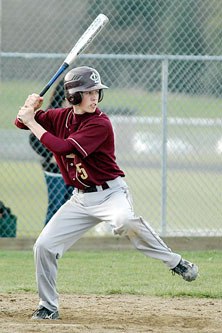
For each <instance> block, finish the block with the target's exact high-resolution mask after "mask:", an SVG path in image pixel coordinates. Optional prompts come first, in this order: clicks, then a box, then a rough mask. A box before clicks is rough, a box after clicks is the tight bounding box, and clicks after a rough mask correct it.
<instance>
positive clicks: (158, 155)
mask: <svg viewBox="0 0 222 333" xmlns="http://www.w3.org/2000/svg"><path fill="white" fill-rule="evenodd" d="M0 10H1V20H0V32H1V53H0V55H1V57H0V61H1V62H0V68H1V82H0V84H1V86H0V100H1V103H0V107H1V112H0V201H2V203H3V204H4V205H5V206H6V207H9V208H10V210H11V214H12V215H13V216H14V217H16V224H14V225H13V224H10V223H8V224H4V232H3V231H2V232H1V228H0V237H7V236H8V237H18V238H32V237H34V238H35V237H37V235H38V234H39V232H40V231H41V229H42V228H43V225H44V220H45V216H46V211H47V203H48V193H47V187H46V183H45V178H44V174H43V170H42V165H41V157H40V156H39V155H38V154H37V153H36V152H35V151H34V150H33V149H32V147H31V146H30V144H29V134H30V133H29V131H21V130H19V129H17V128H16V127H15V126H14V119H15V117H16V114H17V112H18V109H19V107H20V106H21V105H23V103H24V100H25V99H26V97H27V95H28V94H30V93H32V92H37V93H39V92H40V91H41V90H42V88H43V87H44V86H45V84H46V83H47V82H48V81H49V79H50V78H51V77H52V75H53V74H54V72H55V71H56V70H57V69H58V67H59V66H60V65H61V64H62V62H63V60H64V58H65V56H66V55H67V53H68V52H69V51H70V50H71V48H72V47H73V45H74V44H75V42H76V41H77V40H78V38H79V37H80V36H81V35H82V34H83V32H84V31H85V30H86V29H87V27H88V26H89V25H90V24H91V22H92V21H93V20H94V19H95V18H96V16H97V15H98V14H99V13H104V14H105V15H107V16H108V17H109V20H110V21H109V23H108V25H107V26H106V27H105V28H104V30H103V31H102V32H101V33H100V35H99V36H98V37H97V38H96V39H95V40H94V41H93V42H92V44H91V45H90V46H89V47H88V48H87V49H86V50H85V51H84V54H82V55H80V56H79V57H78V59H77V60H76V61H75V64H74V66H82V65H87V66H92V67H95V68H96V69H97V70H98V71H99V72H100V74H101V77H102V81H103V83H104V84H106V85H108V86H109V90H107V91H105V97H104V100H103V101H102V103H101V104H100V108H101V109H102V110H103V111H104V112H106V113H107V114H108V115H109V116H110V118H111V120H112V123H113V126H114V131H115V136H116V154H117V161H118V163H119V165H120V166H121V168H123V170H124V171H125V173H126V177H127V182H128V184H129V186H130V188H131V191H132V194H133V199H134V206H135V211H136V212H137V214H138V215H142V216H143V217H144V218H145V219H146V220H147V221H148V222H149V223H150V224H151V225H152V226H153V227H154V229H155V230H156V231H157V232H158V233H159V234H160V235H161V236H221V234H222V225H221V200H222V195H221V191H222V181H221V171H222V163H221V157H222V131H221V125H222V117H221V109H222V84H221V83H222V38H221V31H222V21H221V17H222V2H221V1H218V0H81V1H80V0H48V1H43V0H38V1H34V0H1V1H0ZM50 94H51V89H50V91H48V92H47V94H46V95H45V101H44V105H43V108H44V107H45V108H47V106H48V103H49V98H50ZM57 190H58V188H57V189H56V191H57ZM0 220H1V216H0ZM14 221H15V220H14ZM0 225H1V224H0ZM5 228H8V231H7V230H6V231H5ZM12 229H13V232H12V233H11V231H12ZM108 233H110V230H109V229H107V228H106V227H105V226H103V225H100V226H99V227H98V228H96V229H95V230H92V231H90V234H92V235H104V234H108Z"/></svg>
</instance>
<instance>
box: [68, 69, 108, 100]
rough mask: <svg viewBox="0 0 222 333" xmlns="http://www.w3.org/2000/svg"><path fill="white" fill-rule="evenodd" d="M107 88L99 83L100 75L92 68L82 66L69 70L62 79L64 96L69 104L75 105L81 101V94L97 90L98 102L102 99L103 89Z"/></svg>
mask: <svg viewBox="0 0 222 333" xmlns="http://www.w3.org/2000/svg"><path fill="white" fill-rule="evenodd" d="M107 88H108V87H107V86H105V85H104V84H102V83H101V79H100V75H99V73H98V72H97V70H95V69H94V68H91V67H87V66H82V67H77V68H74V69H71V71H69V72H68V73H67V74H66V76H65V78H64V90H65V96H66V98H67V100H68V101H69V103H71V104H73V105H77V104H79V103H81V101H82V94H81V93H82V92H84V91H92V90H97V89H98V90H99V102H101V100H102V99H103V89H107Z"/></svg>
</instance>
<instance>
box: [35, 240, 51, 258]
mask: <svg viewBox="0 0 222 333" xmlns="http://www.w3.org/2000/svg"><path fill="white" fill-rule="evenodd" d="M33 251H34V253H35V254H37V253H43V252H46V251H48V243H47V241H45V239H44V238H41V237H40V238H38V239H37V240H36V242H35V244H34V246H33Z"/></svg>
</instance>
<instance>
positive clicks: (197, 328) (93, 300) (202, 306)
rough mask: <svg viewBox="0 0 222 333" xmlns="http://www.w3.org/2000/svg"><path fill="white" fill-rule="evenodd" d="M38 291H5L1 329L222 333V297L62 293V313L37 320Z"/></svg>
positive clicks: (8, 332) (18, 332) (9, 332)
mask: <svg viewBox="0 0 222 333" xmlns="http://www.w3.org/2000/svg"><path fill="white" fill-rule="evenodd" d="M37 302H38V297H37V295H33V294H29V293H19V294H14V293H12V294H0V332H1V333H34V332H39V333H43V332H44V333H49V332H53V333H89V332H90V333H141V332H144V333H145V332H148V333H150V332H152V333H221V332H222V300H216V299H194V298H187V297H184V298H183V297H181V298H178V297H177V298H161V297H148V296H134V295H111V296H96V295H66V294H62V295H60V319H59V320H52V321H51V320H40V321H34V320H31V319H30V317H31V315H32V312H34V310H35V309H36V305H37Z"/></svg>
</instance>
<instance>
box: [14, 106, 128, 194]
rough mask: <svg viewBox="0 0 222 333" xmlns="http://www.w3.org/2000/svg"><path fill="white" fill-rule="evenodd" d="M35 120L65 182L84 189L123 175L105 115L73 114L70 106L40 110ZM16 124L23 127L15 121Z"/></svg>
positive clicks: (112, 135) (101, 113)
mask: <svg viewBox="0 0 222 333" xmlns="http://www.w3.org/2000/svg"><path fill="white" fill-rule="evenodd" d="M35 119H36V121H37V122H38V123H39V124H40V125H42V127H44V129H46V130H47V132H46V133H44V134H43V135H42V137H41V142H42V143H43V144H44V145H45V146H46V147H47V148H48V149H49V150H51V151H52V152H53V153H54V156H55V158H56V161H57V163H58V166H59V168H60V170H61V173H62V175H63V178H64V180H65V182H66V183H67V184H68V185H73V186H75V187H77V188H80V189H83V188H85V187H86V186H92V185H102V184H103V183H105V182H106V181H107V180H112V179H115V178H116V177H118V176H122V177H124V173H123V171H122V170H121V169H120V168H119V167H118V165H117V163H116V157H115V145H114V133H113V128H112V124H111V122H110V120H109V118H108V116H107V115H106V114H104V113H103V112H101V111H100V110H99V109H96V111H95V112H94V113H84V114H81V115H80V114H75V113H74V111H73V108H63V109H51V110H48V111H47V112H44V111H42V110H39V111H37V112H36V115H35ZM15 124H16V126H18V127H20V128H26V127H25V126H24V125H23V124H21V123H20V122H19V121H18V120H16V122H15Z"/></svg>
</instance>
